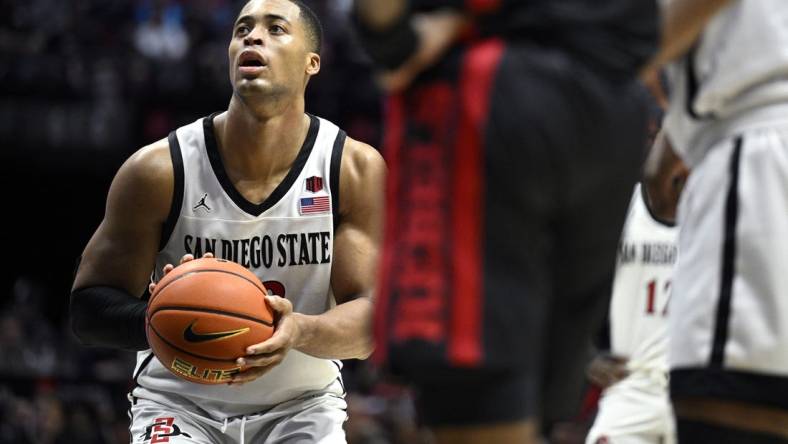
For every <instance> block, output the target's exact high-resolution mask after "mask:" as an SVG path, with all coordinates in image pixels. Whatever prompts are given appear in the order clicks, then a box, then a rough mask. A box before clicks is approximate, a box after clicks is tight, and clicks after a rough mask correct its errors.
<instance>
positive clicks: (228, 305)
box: [145, 258, 274, 384]
mask: <svg viewBox="0 0 788 444" xmlns="http://www.w3.org/2000/svg"><path fill="white" fill-rule="evenodd" d="M267 294H268V293H267V291H266V289H265V287H264V286H263V284H262V283H261V282H260V280H259V279H258V278H257V276H255V275H254V274H253V273H252V272H250V271H249V270H247V269H246V268H244V267H242V266H240V265H238V264H236V263H234V262H230V261H226V260H222V259H214V258H202V259H195V260H192V261H189V262H186V263H184V264H182V265H180V266H178V267H176V268H175V269H173V270H172V271H171V272H170V273H168V274H167V275H166V276H164V278H162V280H161V281H160V282H159V283H158V284H157V285H156V288H155V290H154V293H153V294H152V295H151V298H150V301H149V302H148V309H147V316H146V323H145V325H146V328H145V330H146V333H147V337H148V343H149V344H150V347H151V349H152V350H153V353H154V354H155V355H156V357H157V358H158V359H159V361H161V363H162V364H163V365H164V367H166V368H167V369H169V370H170V371H171V372H173V373H174V374H175V375H177V376H179V377H181V378H183V379H186V380H188V381H192V382H197V383H200V384H221V383H226V382H229V381H230V379H232V377H233V375H235V374H236V373H238V372H240V371H241V370H242V368H241V367H240V366H239V365H238V364H237V363H236V362H235V361H236V359H238V358H240V357H241V356H244V355H246V347H248V346H250V345H253V344H257V343H260V342H263V341H265V340H266V339H268V338H269V337H271V335H272V334H273V330H274V327H273V315H272V312H271V309H270V308H269V307H268V305H267V304H266V302H265V296H266V295H267Z"/></svg>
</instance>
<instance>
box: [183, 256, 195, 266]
mask: <svg viewBox="0 0 788 444" xmlns="http://www.w3.org/2000/svg"><path fill="white" fill-rule="evenodd" d="M193 260H194V255H191V254H184V255H183V257H182V258H181V265H183V264H185V263H186V262H189V261H193Z"/></svg>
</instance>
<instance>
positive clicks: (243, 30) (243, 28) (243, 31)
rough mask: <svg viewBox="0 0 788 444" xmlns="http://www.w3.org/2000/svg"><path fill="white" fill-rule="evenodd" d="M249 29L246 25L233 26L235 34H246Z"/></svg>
mask: <svg viewBox="0 0 788 444" xmlns="http://www.w3.org/2000/svg"><path fill="white" fill-rule="evenodd" d="M251 30H252V29H251V28H249V26H247V25H238V27H237V28H235V35H246V34H249V32H251Z"/></svg>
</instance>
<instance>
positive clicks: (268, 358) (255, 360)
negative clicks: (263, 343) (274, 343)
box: [236, 352, 284, 367]
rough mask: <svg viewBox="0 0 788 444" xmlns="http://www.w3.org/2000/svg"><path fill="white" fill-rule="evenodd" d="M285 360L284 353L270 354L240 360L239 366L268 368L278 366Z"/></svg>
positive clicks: (238, 361)
mask: <svg viewBox="0 0 788 444" xmlns="http://www.w3.org/2000/svg"><path fill="white" fill-rule="evenodd" d="M283 359H284V353H281V352H280V353H270V354H265V355H254V356H246V357H243V358H238V360H237V361H236V362H237V363H238V365H241V366H245V367H268V366H272V365H277V364H279V363H280V362H282V360H283Z"/></svg>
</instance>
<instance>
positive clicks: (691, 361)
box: [654, 0, 788, 443]
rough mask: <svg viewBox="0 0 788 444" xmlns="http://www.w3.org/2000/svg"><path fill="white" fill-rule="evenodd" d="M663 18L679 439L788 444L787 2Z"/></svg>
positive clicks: (670, 11) (678, 2)
mask: <svg viewBox="0 0 788 444" xmlns="http://www.w3.org/2000/svg"><path fill="white" fill-rule="evenodd" d="M693 8H694V9H695V14H692V13H688V10H690V9H693ZM666 11H667V12H666V15H665V21H664V23H665V30H666V32H665V33H664V36H665V37H664V41H665V42H666V45H665V50H664V51H663V53H662V54H661V55H660V56H659V57H658V58H657V59H656V61H655V63H654V65H655V66H656V65H659V64H660V63H662V62H666V61H672V60H675V63H673V64H672V65H671V66H670V74H671V92H672V93H671V97H670V108H669V110H668V113H667V116H666V121H665V127H664V128H665V131H666V134H667V136H668V138H669V139H670V140H671V142H672V144H673V146H674V147H675V148H676V150H677V151H678V153H679V154H680V155H681V156H682V158H684V160H685V161H686V162H687V163H688V164H689V166H690V167H691V168H692V169H693V173H692V176H691V177H690V179H689V181H688V183H687V186H686V189H685V190H684V195H683V196H682V199H681V203H680V206H679V218H678V220H679V224H680V226H681V227H682V230H681V233H680V235H679V250H680V251H681V254H680V258H679V261H678V264H677V268H676V274H675V276H674V280H673V300H672V302H671V310H670V315H669V336H670V339H671V340H670V346H669V362H670V367H671V382H670V385H671V397H672V399H673V401H674V408H675V410H676V415H677V420H678V421H677V427H678V434H679V441H680V442H691V443H712V442H713V443H725V442H736V443H738V442H742V443H745V442H746V443H761V442H764V443H766V442H768V443H777V442H780V443H785V442H788V396H787V395H786V394H788V294H786V291H785V289H786V288H788V273H786V269H785V267H786V264H788V219H787V218H786V215H788V26H787V25H786V24H788V2H785V1H784V0H746V1H744V0H739V1H733V0H731V1H723V0H704V1H700V0H695V1H685V0H673V1H671V2H670V3H669V4H668V6H667V10H666ZM690 12H691V11H690Z"/></svg>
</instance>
